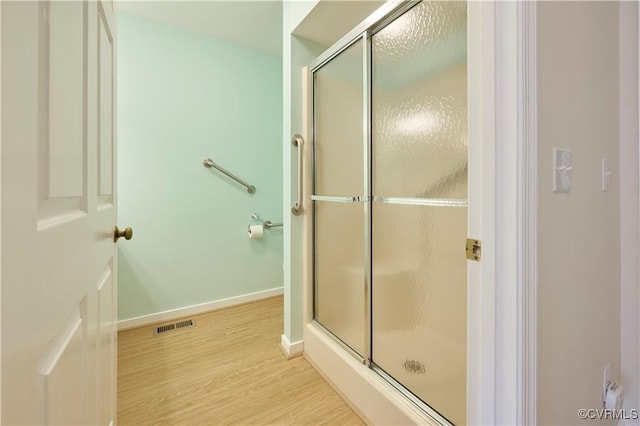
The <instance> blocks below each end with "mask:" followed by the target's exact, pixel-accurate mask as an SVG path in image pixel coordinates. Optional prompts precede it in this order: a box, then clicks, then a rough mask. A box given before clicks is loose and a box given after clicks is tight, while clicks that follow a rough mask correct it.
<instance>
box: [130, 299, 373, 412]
mask: <svg viewBox="0 0 640 426" xmlns="http://www.w3.org/2000/svg"><path fill="white" fill-rule="evenodd" d="M282 309H283V308H282V297H276V298H272V299H267V300H264V301H260V302H255V303H251V304H247V305H243V306H238V307H233V308H229V309H225V310H221V311H216V312H211V313H208V314H203V315H198V316H195V317H189V318H194V319H195V321H196V326H195V327H193V328H187V329H183V330H180V331H171V332H168V333H166V334H162V335H160V336H154V335H153V328H152V327H151V326H148V327H143V328H139V329H134V330H127V331H123V332H120V333H119V334H118V339H119V340H118V423H119V424H121V425H148V424H158V425H177V424H181V425H214V424H227V425H231V424H234V425H235V424H238V425H240V424H243V425H249V424H251V425H264V424H283V425H284V424H297V425H298V424H299V425H301V424H314V425H316V424H317V425H320V424H326V425H329V424H332V425H362V424H364V423H363V422H362V420H361V419H360V418H359V417H358V416H357V415H356V414H355V413H354V412H353V411H352V410H351V408H349V406H347V404H346V403H345V402H344V401H343V400H342V399H341V398H340V396H339V395H338V394H336V393H335V392H334V391H333V389H332V388H331V387H330V386H329V385H328V384H327V382H326V381H324V379H322V378H321V377H320V375H319V374H318V373H317V372H316V371H315V370H314V369H313V367H311V365H310V364H309V363H308V362H307V361H306V360H305V359H303V358H301V357H300V358H296V359H293V360H290V361H287V360H286V359H285V358H284V356H283V354H282V352H281V351H280V348H279V342H280V335H281V333H282V327H283V326H282Z"/></svg>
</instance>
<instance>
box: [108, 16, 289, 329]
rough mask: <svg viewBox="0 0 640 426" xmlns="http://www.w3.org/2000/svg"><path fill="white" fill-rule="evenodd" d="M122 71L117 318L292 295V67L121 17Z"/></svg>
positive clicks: (262, 55) (273, 58) (180, 31)
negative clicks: (286, 156) (287, 143)
mask: <svg viewBox="0 0 640 426" xmlns="http://www.w3.org/2000/svg"><path fill="white" fill-rule="evenodd" d="M117 67H118V69H117V75H118V87H117V89H118V91H117V96H118V117H117V119H118V124H117V125H118V203H119V205H118V216H119V218H118V223H119V225H121V226H132V227H133V229H134V238H133V239H132V240H131V241H123V242H122V243H121V244H118V273H119V276H118V304H119V308H118V309H119V312H118V318H119V319H120V320H123V319H129V318H134V317H138V316H142V315H148V314H153V313H158V312H162V311H166V310H170V309H177V308H182V307H186V306H191V305H194V304H200V303H206V302H211V301H216V300H220V299H224V298H228V297H232V296H238V295H244V294H248V293H252V292H257V291H261V290H266V289H272V288H277V287H282V285H283V272H282V261H283V259H282V245H283V244H282V228H274V229H271V230H269V231H265V234H266V236H265V238H263V239H261V240H250V239H248V237H247V232H246V231H247V225H248V224H249V222H250V221H251V218H250V216H251V214H252V213H254V212H257V213H259V214H260V215H261V217H263V219H265V220H272V221H274V222H281V221H282V148H281V141H282V125H281V124H282V58H281V57H279V56H276V55H270V54H267V53H262V52H258V51H253V50H250V49H246V48H243V47H239V46H235V45H233V44H230V43H228V42H224V41H221V40H217V39H215V38H211V37H208V36H205V35H201V34H196V33H193V32H189V31H187V30H183V29H180V28H177V27H173V26H170V25H166V24H161V23H156V22H152V21H150V20H147V19H145V18H141V17H137V16H134V15H131V14H127V13H122V12H121V13H119V14H118V57H117ZM204 157H211V158H212V159H213V160H214V161H216V162H217V163H218V164H220V165H222V166H223V167H225V168H227V169H228V170H230V171H231V172H233V173H235V174H236V175H238V176H240V177H241V178H243V179H244V180H246V181H248V182H249V183H251V184H253V185H255V186H256V188H257V191H256V193H255V194H253V195H250V194H248V193H247V192H246V191H245V190H244V189H243V188H242V187H240V186H239V185H237V184H236V183H234V182H232V181H230V180H228V179H227V178H225V177H224V176H222V175H221V174H220V173H217V172H215V171H212V170H211V169H205V168H204V167H203V166H202V159H203V158H204Z"/></svg>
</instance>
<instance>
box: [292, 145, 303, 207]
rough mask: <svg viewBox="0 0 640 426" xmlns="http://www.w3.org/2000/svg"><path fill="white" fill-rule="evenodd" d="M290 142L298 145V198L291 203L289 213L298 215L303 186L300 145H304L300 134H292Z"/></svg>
mask: <svg viewBox="0 0 640 426" xmlns="http://www.w3.org/2000/svg"><path fill="white" fill-rule="evenodd" d="M291 143H292V144H293V146H295V147H298V199H297V201H296V202H295V203H294V204H293V207H291V213H293V214H294V215H296V216H297V215H299V214H301V213H302V188H303V184H302V160H303V158H302V156H303V152H302V147H303V145H304V140H303V139H302V136H300V135H293V138H292V139H291Z"/></svg>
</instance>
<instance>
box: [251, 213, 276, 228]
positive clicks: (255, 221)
mask: <svg viewBox="0 0 640 426" xmlns="http://www.w3.org/2000/svg"><path fill="white" fill-rule="evenodd" d="M255 224H260V225H262V226H264V229H271V228H277V227H279V226H282V223H273V222H271V221H270V220H264V221H263V220H262V219H260V215H258V213H254V214H252V215H251V223H249V225H247V229H249V228H250V227H251V225H255Z"/></svg>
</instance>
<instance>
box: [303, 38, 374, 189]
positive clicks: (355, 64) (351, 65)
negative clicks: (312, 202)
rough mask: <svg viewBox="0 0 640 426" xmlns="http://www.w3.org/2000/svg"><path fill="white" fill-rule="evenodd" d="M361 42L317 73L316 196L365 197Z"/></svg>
mask: <svg viewBox="0 0 640 426" xmlns="http://www.w3.org/2000/svg"><path fill="white" fill-rule="evenodd" d="M362 97H363V78H362V41H358V42H356V43H354V44H353V45H352V46H351V47H349V48H348V49H347V50H346V51H344V52H343V53H342V54H340V56H338V57H336V58H335V59H333V60H332V61H331V62H329V63H328V64H326V65H325V66H323V67H322V68H321V69H320V70H318V71H317V72H315V73H314V115H315V123H316V126H315V144H314V156H315V165H316V167H315V179H314V184H315V188H314V194H317V195H331V196H354V195H362V194H363V193H364V169H363V168H364V160H363V155H364V151H363V137H364V134H363V124H362V120H363V117H364V115H363V103H362Z"/></svg>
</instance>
